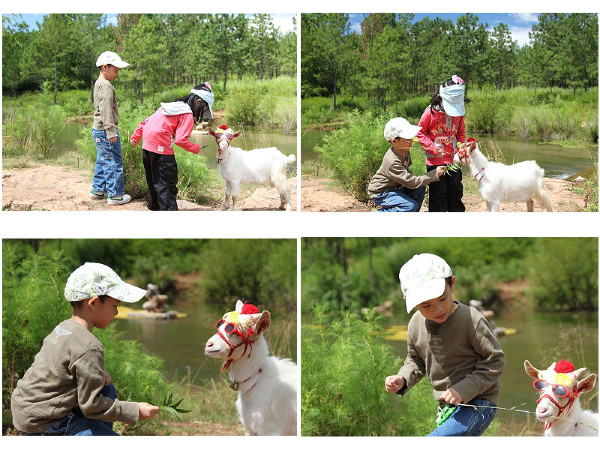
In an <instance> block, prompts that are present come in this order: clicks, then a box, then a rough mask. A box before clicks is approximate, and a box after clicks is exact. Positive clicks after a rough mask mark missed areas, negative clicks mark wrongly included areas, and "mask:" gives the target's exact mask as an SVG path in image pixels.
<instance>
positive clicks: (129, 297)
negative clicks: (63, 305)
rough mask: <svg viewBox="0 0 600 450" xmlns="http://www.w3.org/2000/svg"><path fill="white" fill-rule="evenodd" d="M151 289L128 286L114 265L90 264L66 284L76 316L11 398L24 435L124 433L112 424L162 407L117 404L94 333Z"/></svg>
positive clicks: (49, 342) (51, 338)
mask: <svg viewBox="0 0 600 450" xmlns="http://www.w3.org/2000/svg"><path fill="white" fill-rule="evenodd" d="M145 293H146V291H145V290H143V289H140V288H138V287H135V286H133V285H130V284H127V283H125V282H124V281H122V280H121V278H119V276H118V275H117V274H116V273H115V272H114V271H113V270H112V269H111V268H110V267H108V266H105V265H103V264H98V263H85V264H84V265H83V266H81V267H79V268H78V269H77V270H75V271H74V272H73V273H72V274H71V276H69V279H68V280H67V285H66V286H65V297H66V299H67V300H68V301H69V302H71V305H72V307H73V315H72V317H71V318H69V319H67V320H64V321H63V322H61V323H59V324H58V325H57V326H56V327H55V328H54V330H53V331H52V333H50V334H49V335H48V336H47V337H46V338H45V339H44V343H43V345H42V348H41V350H40V352H39V353H38V354H37V355H36V356H35V359H34V361H33V364H32V365H31V367H30V368H29V369H28V370H27V372H25V375H24V376H23V378H21V379H20V380H19V381H18V383H17V386H16V387H15V390H14V391H13V393H12V398H11V411H12V417H13V424H14V426H15V428H16V429H17V430H18V431H19V433H20V434H21V435H43V436H66V435H70V436H111V435H118V434H117V433H116V432H114V431H113V429H112V422H114V421H120V422H125V423H127V424H130V425H135V423H136V422H137V421H138V419H141V420H146V419H151V418H152V417H154V416H155V415H156V413H157V412H158V410H159V408H158V407H157V406H153V405H151V404H149V403H134V402H125V401H120V400H117V398H116V397H117V392H116V390H115V387H114V386H113V384H112V382H111V377H110V375H109V374H108V373H107V372H106V371H105V370H104V347H103V346H102V344H101V343H100V341H99V340H98V339H97V338H96V337H95V336H94V335H93V334H92V330H93V329H94V328H101V329H105V328H107V327H108V325H110V323H111V321H112V320H113V319H114V317H115V316H116V315H117V305H118V304H119V302H121V301H122V302H126V303H134V302H137V301H138V300H140V299H141V298H142V297H143V296H144V294H145Z"/></svg>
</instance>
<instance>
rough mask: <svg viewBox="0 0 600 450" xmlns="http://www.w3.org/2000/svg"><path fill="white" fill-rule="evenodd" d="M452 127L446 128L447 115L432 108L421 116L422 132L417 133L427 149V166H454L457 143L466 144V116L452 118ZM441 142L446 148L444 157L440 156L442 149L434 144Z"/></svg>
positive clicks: (427, 109) (428, 108)
mask: <svg viewBox="0 0 600 450" xmlns="http://www.w3.org/2000/svg"><path fill="white" fill-rule="evenodd" d="M451 119H452V123H451V126H450V127H447V126H446V114H445V113H444V112H442V111H436V110H435V109H433V112H432V108H431V107H429V106H428V107H427V108H425V112H423V115H422V116H421V120H420V121H419V126H420V127H421V131H419V132H418V133H417V139H418V140H419V142H420V143H421V145H422V146H423V147H424V148H425V152H426V154H427V164H428V165H430V166H435V165H442V164H452V160H453V156H454V152H455V150H456V142H461V143H463V144H464V143H465V119H464V116H460V117H451ZM434 142H439V143H441V144H442V145H443V146H444V155H443V156H442V155H440V149H439V148H438V147H437V146H436V145H435V144H434Z"/></svg>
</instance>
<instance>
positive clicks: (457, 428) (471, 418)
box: [429, 398, 497, 436]
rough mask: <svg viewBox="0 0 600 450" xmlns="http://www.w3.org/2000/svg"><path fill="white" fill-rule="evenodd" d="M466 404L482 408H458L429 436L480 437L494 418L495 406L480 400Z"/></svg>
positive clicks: (476, 399) (475, 399) (487, 401)
mask: <svg viewBox="0 0 600 450" xmlns="http://www.w3.org/2000/svg"><path fill="white" fill-rule="evenodd" d="M468 404H469V405H474V406H482V408H472V407H469V406H458V407H457V408H456V410H455V411H454V414H452V415H451V416H450V418H448V419H447V420H446V421H445V422H444V423H443V424H441V425H440V426H439V427H437V428H436V429H435V430H433V431H432V432H431V434H430V435H429V436H481V435H482V434H483V432H484V431H485V429H486V428H487V427H488V426H489V425H490V423H491V422H492V420H493V419H494V417H495V416H496V411H497V409H496V408H495V406H496V404H495V403H493V402H490V401H489V400H484V399H482V398H474V399H473V400H471V401H470V402H469V403H468ZM483 406H485V408H483ZM488 406H494V408H488Z"/></svg>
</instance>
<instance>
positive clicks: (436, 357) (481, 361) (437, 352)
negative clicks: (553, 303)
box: [398, 303, 506, 404]
mask: <svg viewBox="0 0 600 450" xmlns="http://www.w3.org/2000/svg"><path fill="white" fill-rule="evenodd" d="M407 344H408V355H407V357H406V360H405V361H404V365H403V366H402V368H401V369H400V371H399V372H398V375H401V376H402V377H404V379H405V380H406V385H405V387H404V388H402V389H401V390H400V391H398V394H399V395H404V394H405V393H406V391H407V390H408V389H410V388H411V387H412V386H414V385H415V384H417V382H418V381H419V380H420V379H421V378H422V377H423V376H424V375H427V376H428V377H429V380H430V381H431V384H432V385H433V396H434V398H435V399H436V400H438V401H439V400H440V397H441V395H442V394H443V393H444V391H446V390H447V389H449V388H451V387H452V388H454V389H455V390H456V391H457V392H458V393H459V394H460V396H461V397H462V398H463V402H464V403H467V402H469V401H471V400H472V399H474V398H475V397H479V398H484V399H486V400H489V401H491V402H494V403H496V404H498V396H499V392H500V386H501V383H500V380H499V378H500V375H502V372H503V371H504V367H505V365H506V360H505V357H504V352H503V351H502V349H501V348H500V344H499V343H498V339H496V336H495V335H494V332H493V330H492V327H491V326H490V324H489V322H488V321H487V320H486V319H485V317H483V314H481V313H480V312H479V311H477V310H476V309H475V308H471V307H470V306H467V305H464V304H462V303H459V304H458V307H457V308H456V310H455V311H454V312H453V313H452V314H451V315H450V316H449V317H448V319H446V321H445V322H443V323H441V324H437V323H435V322H432V321H430V320H427V319H425V317H424V316H423V315H422V314H421V313H420V312H419V311H417V312H415V313H414V315H413V317H412V318H411V319H410V322H409V324H408V339H407Z"/></svg>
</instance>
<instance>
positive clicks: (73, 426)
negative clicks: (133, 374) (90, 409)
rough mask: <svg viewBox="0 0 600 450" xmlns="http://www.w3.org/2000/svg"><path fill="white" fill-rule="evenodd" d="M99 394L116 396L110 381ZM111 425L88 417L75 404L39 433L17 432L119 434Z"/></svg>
mask: <svg viewBox="0 0 600 450" xmlns="http://www.w3.org/2000/svg"><path fill="white" fill-rule="evenodd" d="M100 394H102V395H103V396H105V397H109V398H117V390H116V389H115V386H114V385H113V384H112V383H110V384H109V385H108V386H104V389H102V390H101V391H100ZM112 427H113V424H112V422H104V421H103V420H99V419H88V418H87V417H85V416H84V415H83V413H82V412H81V410H80V409H79V407H78V406H76V407H75V408H73V410H72V411H71V412H70V413H69V414H67V415H66V416H65V417H63V418H62V419H60V420H59V421H58V422H57V423H55V424H54V425H52V426H51V427H50V428H48V429H46V430H44V431H42V432H41V433H25V432H23V431H19V433H20V434H21V435H22V436H119V433H116V432H114V431H113V429H112Z"/></svg>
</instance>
